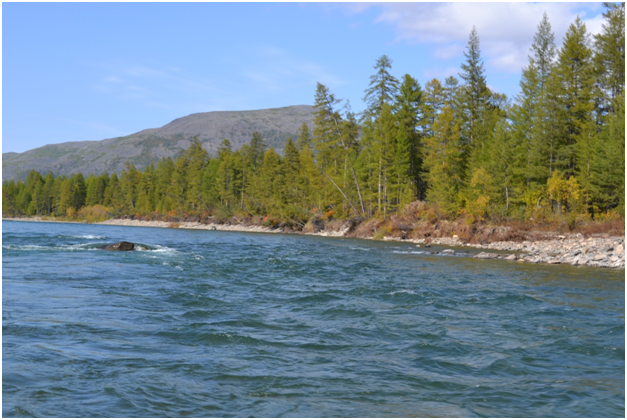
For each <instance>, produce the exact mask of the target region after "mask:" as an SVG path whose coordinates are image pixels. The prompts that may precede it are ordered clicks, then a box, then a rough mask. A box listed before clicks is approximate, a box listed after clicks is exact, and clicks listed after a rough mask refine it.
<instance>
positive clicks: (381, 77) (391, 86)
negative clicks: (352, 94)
mask: <svg viewBox="0 0 627 420" xmlns="http://www.w3.org/2000/svg"><path fill="white" fill-rule="evenodd" d="M391 68H392V60H390V58H389V57H388V56H387V55H382V56H381V57H379V58H378V59H377V62H376V64H375V65H374V69H375V70H376V71H377V72H376V73H375V74H373V75H372V76H370V84H369V85H368V88H367V89H366V92H365V93H366V95H365V96H364V98H363V101H364V102H365V103H366V106H367V109H366V111H365V112H364V118H370V119H372V118H376V117H377V116H378V115H379V114H380V113H381V110H382V109H383V105H384V104H388V105H389V104H391V103H392V101H393V100H394V97H395V96H396V95H397V93H398V88H399V82H398V80H397V79H396V78H395V77H394V76H392V75H391V74H390V72H389V70H390V69H391Z"/></svg>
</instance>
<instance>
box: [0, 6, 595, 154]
mask: <svg viewBox="0 0 627 420" xmlns="http://www.w3.org/2000/svg"><path fill="white" fill-rule="evenodd" d="M545 11H546V12H547V14H548V17H549V21H550V23H551V25H552V28H553V31H554V32H555V38H556V44H557V46H558V48H559V47H560V46H561V43H562V38H563V36H564V34H565V32H566V30H567V29H568V26H569V25H570V24H571V23H573V22H574V21H575V18H576V17H577V15H579V16H580V17H581V19H582V20H583V21H584V23H585V24H586V27H587V29H588V31H589V32H590V33H592V34H594V33H599V32H600V31H601V25H602V23H603V18H602V16H601V13H602V12H603V7H602V5H601V3H6V2H5V3H3V4H2V152H3V153H5V152H18V153H20V152H23V151H26V150H30V149H33V148H36V147H41V146H43V145H46V144H52V143H62V142H68V141H83V140H102V139H105V138H113V137H118V136H124V135H129V134H132V133H135V132H137V131H140V130H143V129H146V128H156V127H161V126H163V125H165V124H167V123H169V122H170V121H172V120H174V119H176V118H180V117H183V116H186V115H189V114H193V113H197V112H209V111H237V110H253V109H264V108H275V107H284V106H290V105H305V104H309V105H313V102H314V93H315V90H316V83H317V82H320V83H322V84H324V85H326V86H327V87H328V88H329V89H330V91H331V92H332V93H333V94H335V96H336V97H338V98H341V99H344V100H349V101H350V105H351V107H352V110H353V111H354V112H360V111H362V110H363V108H364V104H363V101H362V98H363V96H364V90H365V89H366V88H367V87H368V83H369V78H370V76H371V75H372V74H373V73H374V72H375V70H374V69H373V66H374V65H375V62H376V60H377V58H378V57H380V56H381V55H383V54H386V55H387V56H388V57H389V58H390V59H391V60H392V69H391V73H392V74H393V75H394V76H396V77H397V78H398V79H401V78H402V76H403V75H404V74H407V73H408V74H410V75H412V76H413V77H414V78H416V79H418V81H419V83H420V84H421V85H422V86H424V85H425V83H426V82H427V81H429V80H431V79H433V78H438V79H440V80H444V79H445V78H446V77H448V76H451V75H454V76H456V77H458V78H459V72H460V66H461V64H462V62H463V61H464V55H463V52H464V49H465V48H466V45H467V42H468V36H469V34H470V32H471V30H472V28H473V25H474V26H475V27H476V29H477V32H478V35H479V39H480V45H481V54H482V58H483V61H484V66H485V72H486V77H487V82H488V86H489V87H490V88H491V89H493V90H495V91H497V92H500V93H505V94H507V95H508V96H509V97H511V98H514V97H515V96H516V94H517V93H518V92H519V87H518V83H519V80H520V74H521V69H522V67H523V66H525V65H526V64H527V60H528V58H527V55H528V52H529V47H530V46H531V43H532V42H533V35H534V33H535V31H536V29H537V26H538V23H539V22H540V19H541V18H542V14H543V13H544V12H545Z"/></svg>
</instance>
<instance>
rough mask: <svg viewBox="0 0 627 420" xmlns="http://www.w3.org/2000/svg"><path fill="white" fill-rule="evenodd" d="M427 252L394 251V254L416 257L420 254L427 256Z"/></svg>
mask: <svg viewBox="0 0 627 420" xmlns="http://www.w3.org/2000/svg"><path fill="white" fill-rule="evenodd" d="M425 253H426V252H425V251H392V254H404V255H406V254H414V255H418V254H425Z"/></svg>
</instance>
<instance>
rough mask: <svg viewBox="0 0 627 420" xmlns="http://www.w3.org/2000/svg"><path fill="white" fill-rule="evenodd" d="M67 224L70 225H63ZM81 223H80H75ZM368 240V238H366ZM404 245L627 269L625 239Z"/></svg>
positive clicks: (122, 222) (336, 233)
mask: <svg viewBox="0 0 627 420" xmlns="http://www.w3.org/2000/svg"><path fill="white" fill-rule="evenodd" d="M3 220H14V221H31V222H54V220H42V219H41V218H37V217H32V218H21V219H12V218H11V219H10V218H6V219H3ZM62 223H68V222H62ZM74 223H81V222H74ZM96 224H100V225H113V226H138V227H159V228H179V229H198V230H216V231H232V232H260V233H284V231H283V230H282V229H276V228H275V229H273V228H269V227H264V226H255V225H252V226H246V225H241V224H233V225H229V224H218V223H216V224H204V223H198V222H181V223H170V222H162V221H144V220H130V219H110V220H106V221H104V222H98V223H96ZM348 230H349V227H344V228H342V229H339V230H325V231H321V232H316V233H306V234H307V235H316V236H328V237H343V236H345V235H346V233H347V232H348ZM365 239H367V238H365ZM384 239H385V240H398V239H395V238H384ZM403 242H413V243H416V244H417V246H424V247H429V246H431V245H439V246H453V247H471V248H480V249H486V250H490V251H505V252H480V253H478V254H475V255H474V258H480V259H504V260H511V261H517V262H527V263H544V264H570V265H575V266H588V267H600V268H618V269H624V268H625V238H622V237H609V236H599V237H589V238H584V237H583V236H582V235H581V234H574V235H560V236H557V237H556V238H555V239H551V240H543V241H524V242H492V243H490V244H470V243H464V242H462V241H460V240H459V238H457V237H456V236H453V237H451V238H430V239H429V240H425V239H418V240H404V241H403ZM441 253H443V254H455V253H456V251H455V250H452V249H446V250H444V251H442V252H441Z"/></svg>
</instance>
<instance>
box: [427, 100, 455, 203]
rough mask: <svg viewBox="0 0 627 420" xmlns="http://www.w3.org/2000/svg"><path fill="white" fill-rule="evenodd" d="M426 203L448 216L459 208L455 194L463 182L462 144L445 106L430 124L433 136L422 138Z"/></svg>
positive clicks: (451, 111) (450, 110) (450, 114)
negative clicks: (435, 206) (433, 205)
mask: <svg viewBox="0 0 627 420" xmlns="http://www.w3.org/2000/svg"><path fill="white" fill-rule="evenodd" d="M425 149H426V157H425V162H424V164H425V169H426V170H427V181H428V185H429V187H428V190H427V200H428V201H431V202H433V203H436V204H438V205H439V206H440V208H441V209H443V210H444V211H445V212H447V213H448V214H454V213H455V212H456V211H457V210H458V209H459V202H458V201H459V200H458V193H459V191H460V189H461V183H462V178H461V174H462V162H461V160H462V152H463V150H462V144H461V135H460V130H459V126H458V124H457V122H455V121H454V114H453V110H452V109H451V108H450V107H449V106H445V107H444V108H443V109H442V111H441V112H440V114H438V117H437V118H436V120H435V122H434V124H433V136H431V137H428V138H426V139H425Z"/></svg>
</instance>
